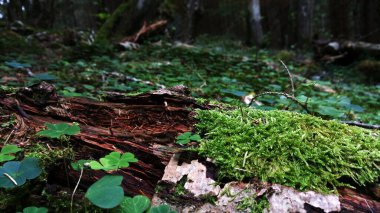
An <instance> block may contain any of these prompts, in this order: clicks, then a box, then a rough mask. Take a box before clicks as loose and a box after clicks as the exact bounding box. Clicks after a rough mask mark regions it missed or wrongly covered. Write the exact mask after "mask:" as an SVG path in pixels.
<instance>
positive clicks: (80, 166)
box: [71, 160, 91, 171]
mask: <svg viewBox="0 0 380 213" xmlns="http://www.w3.org/2000/svg"><path fill="white" fill-rule="evenodd" d="M90 162H91V160H78V161H77V162H72V163H71V167H72V168H73V169H74V170H76V171H79V170H81V169H83V168H85V166H84V164H86V163H90Z"/></svg>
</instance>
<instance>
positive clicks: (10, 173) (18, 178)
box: [0, 158, 42, 188]
mask: <svg viewBox="0 0 380 213" xmlns="http://www.w3.org/2000/svg"><path fill="white" fill-rule="evenodd" d="M41 172H42V170H41V168H40V167H39V165H38V159H37V158H25V159H24V160H22V161H9V162H6V163H5V164H4V165H3V166H2V167H0V187H3V188H13V187H15V186H21V185H23V184H24V183H25V182H26V180H27V179H34V178H36V177H38V176H39V175H40V174H41Z"/></svg>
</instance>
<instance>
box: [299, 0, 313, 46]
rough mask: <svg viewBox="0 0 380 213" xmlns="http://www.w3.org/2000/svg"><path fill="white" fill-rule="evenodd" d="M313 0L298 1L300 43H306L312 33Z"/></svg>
mask: <svg viewBox="0 0 380 213" xmlns="http://www.w3.org/2000/svg"><path fill="white" fill-rule="evenodd" d="M314 3H315V1H314V0H299V2H298V35H299V41H298V42H301V43H302V44H306V45H307V44H308V43H309V42H310V41H311V38H312V35H313V15H314Z"/></svg>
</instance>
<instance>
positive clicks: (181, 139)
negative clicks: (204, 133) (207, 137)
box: [177, 132, 201, 145]
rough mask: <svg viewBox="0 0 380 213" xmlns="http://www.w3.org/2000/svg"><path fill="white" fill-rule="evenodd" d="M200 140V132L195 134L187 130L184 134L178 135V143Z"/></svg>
mask: <svg viewBox="0 0 380 213" xmlns="http://www.w3.org/2000/svg"><path fill="white" fill-rule="evenodd" d="M200 140H201V136H199V135H198V134H194V135H193V134H192V133H191V132H185V133H183V134H182V135H180V136H178V137H177V144H181V145H184V144H187V143H189V142H190V141H196V142H199V141H200Z"/></svg>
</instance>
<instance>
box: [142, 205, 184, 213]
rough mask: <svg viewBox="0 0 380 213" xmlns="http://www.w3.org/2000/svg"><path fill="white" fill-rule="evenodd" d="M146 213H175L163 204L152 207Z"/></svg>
mask: <svg viewBox="0 0 380 213" xmlns="http://www.w3.org/2000/svg"><path fill="white" fill-rule="evenodd" d="M148 213H177V212H176V211H173V210H171V209H170V206H168V205H166V204H164V205H159V206H155V207H152V208H151V209H149V211H148Z"/></svg>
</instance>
